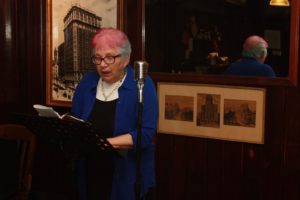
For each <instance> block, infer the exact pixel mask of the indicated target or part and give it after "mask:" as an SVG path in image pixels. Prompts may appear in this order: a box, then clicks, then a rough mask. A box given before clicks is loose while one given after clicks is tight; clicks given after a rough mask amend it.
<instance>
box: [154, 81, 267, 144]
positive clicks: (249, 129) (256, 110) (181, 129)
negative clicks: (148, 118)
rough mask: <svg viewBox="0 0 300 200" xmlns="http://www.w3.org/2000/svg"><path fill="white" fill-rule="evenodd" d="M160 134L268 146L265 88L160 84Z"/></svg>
mask: <svg viewBox="0 0 300 200" xmlns="http://www.w3.org/2000/svg"><path fill="white" fill-rule="evenodd" d="M157 86H158V98H159V122H158V132H159V133H166V134H176V135H185V136H194V137H204V138H213V139H221V140H230V141H239V142H247V143H257V144H263V143H264V118H265V89H264V88H250V87H233V86H223V85H199V84H197V85H196V84H179V83H178V84H177V83H166V82H159V83H158V85H157Z"/></svg>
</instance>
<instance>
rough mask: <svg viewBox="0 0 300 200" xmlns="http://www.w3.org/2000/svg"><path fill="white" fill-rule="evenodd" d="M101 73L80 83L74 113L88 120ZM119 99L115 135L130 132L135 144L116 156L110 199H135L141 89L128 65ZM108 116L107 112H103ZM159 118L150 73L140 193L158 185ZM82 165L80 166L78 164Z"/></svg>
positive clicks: (83, 191)
mask: <svg viewBox="0 0 300 200" xmlns="http://www.w3.org/2000/svg"><path fill="white" fill-rule="evenodd" d="M99 78H100V76H99V75H98V73H97V72H96V71H94V72H90V73H87V74H86V75H85V76H84V77H83V79H82V80H81V81H80V83H79V84H78V86H77V88H76V90H75V93H74V97H73V101H72V114H73V115H74V116H75V117H78V118H81V119H83V120H87V119H88V117H89V115H90V113H91V111H92V108H93V105H94V103H95V100H96V90H97V84H98V81H99ZM118 92H119V99H118V102H117V106H116V113H115V126H114V132H113V136H118V135H122V134H124V133H130V135H131V136H132V139H133V143H134V147H133V148H132V149H130V150H129V151H128V153H127V156H126V157H118V156H115V157H114V175H113V184H112V195H111V200H120V199H122V200H134V199H135V187H134V186H135V181H136V158H135V156H136V139H137V117H138V105H139V102H138V88H137V83H136V81H135V79H134V71H133V69H132V67H131V66H127V75H126V78H125V80H124V82H123V84H122V86H121V87H120V88H119V90H118ZM103 114H104V115H105V113H103ZM157 120H158V101H157V94H156V89H155V85H154V83H153V81H152V79H151V78H150V77H149V76H147V77H146V78H145V81H144V88H143V113H142V135H141V149H142V153H141V175H142V188H141V195H144V194H145V193H146V192H147V191H148V189H149V188H150V187H153V186H154V185H155V169H154V167H155V163H154V161H155V158H154V141H153V140H154V136H155V134H156V128H157ZM79 168H80V167H79ZM80 174H81V176H80V182H81V184H80V196H81V199H86V188H85V178H84V177H85V175H84V173H83V170H82V171H81V172H80Z"/></svg>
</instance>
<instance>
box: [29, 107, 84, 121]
mask: <svg viewBox="0 0 300 200" xmlns="http://www.w3.org/2000/svg"><path fill="white" fill-rule="evenodd" d="M33 108H34V109H35V110H36V111H37V112H38V114H39V116H41V117H52V118H59V119H62V120H67V121H77V122H84V120H82V119H79V118H77V117H74V116H73V115H71V114H70V113H65V114H63V115H60V114H59V113H58V112H56V111H55V110H54V109H53V108H52V107H49V106H44V105H40V104H35V105H33Z"/></svg>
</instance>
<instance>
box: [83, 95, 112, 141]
mask: <svg viewBox="0 0 300 200" xmlns="http://www.w3.org/2000/svg"><path fill="white" fill-rule="evenodd" d="M117 101H118V99H115V100H113V101H100V100H98V99H96V101H95V104H94V107H93V110H92V112H91V114H90V116H89V120H88V121H89V122H91V123H92V125H93V127H94V128H95V129H96V130H97V132H99V133H100V134H101V135H102V136H104V137H106V138H107V137H111V136H112V135H113V131H114V124H115V112H116V103H117Z"/></svg>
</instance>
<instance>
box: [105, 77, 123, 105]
mask: <svg viewBox="0 0 300 200" xmlns="http://www.w3.org/2000/svg"><path fill="white" fill-rule="evenodd" d="M125 75H126V73H125V74H124V75H123V76H122V77H121V79H120V80H119V81H118V82H117V83H116V84H115V87H114V88H113V89H112V90H111V91H110V92H109V93H108V94H105V91H104V90H105V89H104V84H103V81H101V93H102V96H103V97H104V101H107V99H108V98H109V97H110V96H111V95H112V94H113V93H114V92H115V91H116V90H117V89H118V88H119V87H120V86H121V84H122V82H123V78H124V76H125Z"/></svg>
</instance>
